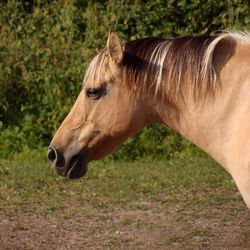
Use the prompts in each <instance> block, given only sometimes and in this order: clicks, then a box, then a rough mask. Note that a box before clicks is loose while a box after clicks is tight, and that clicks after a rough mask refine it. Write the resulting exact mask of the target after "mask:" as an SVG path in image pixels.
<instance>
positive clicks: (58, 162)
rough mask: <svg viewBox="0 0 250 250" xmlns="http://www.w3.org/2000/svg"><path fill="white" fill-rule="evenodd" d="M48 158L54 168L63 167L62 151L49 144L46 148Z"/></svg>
mask: <svg viewBox="0 0 250 250" xmlns="http://www.w3.org/2000/svg"><path fill="white" fill-rule="evenodd" d="M48 159H49V161H50V162H51V164H52V165H53V167H55V168H64V167H65V158H64V155H63V153H62V152H61V151H60V150H57V149H56V148H54V147H52V146H49V149H48Z"/></svg>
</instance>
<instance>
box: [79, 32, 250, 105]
mask: <svg viewBox="0 0 250 250" xmlns="http://www.w3.org/2000/svg"><path fill="white" fill-rule="evenodd" d="M225 39H226V40H228V41H230V42H231V43H232V44H234V46H235V44H236V43H237V42H239V41H248V42H250V36H249V35H248V34H247V33H232V32H231V33H221V34H219V35H215V36H210V35H202V36H185V37H180V38H159V37H147V38H142V39H137V40H134V41H128V42H125V43H124V56H123V60H122V62H121V66H122V68H123V81H124V83H125V84H126V86H128V87H129V89H131V90H136V91H137V92H139V93H140V91H141V90H149V89H154V93H155V96H156V95H157V94H158V93H159V90H160V89H162V90H163V91H162V92H161V93H163V92H164V95H166V96H167V97H168V99H169V100H170V101H171V100H174V99H176V98H177V97H178V96H179V95H180V96H182V95H183V89H188V91H192V93H193V95H194V97H197V96H201V95H208V94H214V93H215V90H216V88H217V87H218V86H219V84H218V82H219V81H220V79H219V72H218V69H217V68H216V67H215V65H214V63H213V55H214V51H215V49H216V47H217V46H218V44H219V43H220V42H221V41H222V40H225ZM106 58H108V52H107V48H105V49H103V50H102V51H101V52H100V53H99V54H98V55H97V56H96V57H95V58H94V59H93V61H92V62H91V64H90V66H89V68H88V69H87V71H86V75H85V78H84V82H85V81H86V80H87V79H88V78H90V77H91V78H93V80H95V81H98V82H100V81H102V79H104V78H105V76H107V75H108V74H107V71H104V69H103V66H104V65H106V63H107V60H106ZM103 77H104V78H103ZM109 77H110V76H109ZM94 78H95V79H94ZM184 86H186V87H184ZM171 102H172V101H171Z"/></svg>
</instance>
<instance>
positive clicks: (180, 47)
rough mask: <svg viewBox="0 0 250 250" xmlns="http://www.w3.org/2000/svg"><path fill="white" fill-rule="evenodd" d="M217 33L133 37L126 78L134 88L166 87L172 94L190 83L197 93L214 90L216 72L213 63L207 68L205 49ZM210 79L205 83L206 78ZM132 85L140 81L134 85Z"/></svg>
mask: <svg viewBox="0 0 250 250" xmlns="http://www.w3.org/2000/svg"><path fill="white" fill-rule="evenodd" d="M215 38H216V37H212V36H208V35H204V36H198V37H191V36H186V37H181V38H174V39H168V38H157V37H149V38H143V39H138V40H135V41H129V42H126V43H125V46H124V50H125V51H124V58H123V66H124V74H125V75H124V79H125V80H126V83H127V84H128V85H130V87H131V88H137V89H138V88H140V85H143V86H144V88H146V89H148V88H154V89H155V91H156V92H157V91H158V90H159V89H165V90H166V91H167V94H168V96H172V97H175V96H176V94H177V93H181V94H182V92H181V90H182V86H183V84H186V83H187V82H189V83H190V88H192V91H193V92H194V95H196V94H198V93H200V91H202V90H206V91H208V92H213V91H214V87H215V80H216V72H215V70H214V68H213V66H212V65H210V67H209V68H208V69H206V70H208V72H203V71H204V69H203V66H204V59H205V52H206V50H207V48H208V46H209V45H210V44H211V43H212V42H213V40H214V39H215ZM204 81H206V83H204V84H202V85H201V83H202V82H204ZM132 85H136V86H135V87H133V86H132Z"/></svg>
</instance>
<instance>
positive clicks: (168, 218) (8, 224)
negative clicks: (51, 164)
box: [0, 201, 250, 250]
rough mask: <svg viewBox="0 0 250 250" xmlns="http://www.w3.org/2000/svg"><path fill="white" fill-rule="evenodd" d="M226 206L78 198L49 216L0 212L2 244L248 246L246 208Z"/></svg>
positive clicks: (249, 228) (248, 213) (31, 246)
mask: <svg viewBox="0 0 250 250" xmlns="http://www.w3.org/2000/svg"><path fill="white" fill-rule="evenodd" d="M0 211H1V210H0ZM230 211H231V210H230V208H227V207H223V206H220V207H215V208H213V209H211V208H209V209H207V211H202V212H197V213H195V214H194V213H193V212H190V211H178V210H177V209H176V207H165V208H162V204H161V203H158V202H144V201H140V202H134V203H129V204H126V205H121V204H111V205H109V206H108V208H93V206H90V205H89V204H88V203H83V202H81V201H79V202H76V203H75V204H65V206H64V208H62V209H59V210H56V211H54V212H53V213H52V214H50V215H47V216H41V215H39V214H38V213H37V212H34V213H32V212H27V213H24V212H23V211H16V213H15V214H14V215H11V216H6V214H4V213H2V212H0V249H4V250H5V249H217V250H219V249H235V250H236V249H250V222H249V218H250V211H249V210H248V209H247V208H246V209H245V210H242V211H240V212H237V213H235V216H234V219H233V220H232V219H227V213H229V212H230ZM246 218H248V219H246Z"/></svg>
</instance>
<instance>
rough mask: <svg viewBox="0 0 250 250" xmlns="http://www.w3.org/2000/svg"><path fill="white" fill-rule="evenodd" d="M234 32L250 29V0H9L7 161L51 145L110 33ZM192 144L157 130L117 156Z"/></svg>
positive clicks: (4, 23) (0, 34)
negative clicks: (249, 1) (27, 150)
mask: <svg viewBox="0 0 250 250" xmlns="http://www.w3.org/2000/svg"><path fill="white" fill-rule="evenodd" d="M204 6H206V8H204ZM233 28H237V29H239V28H240V29H250V18H249V6H248V4H247V2H246V1H243V0H235V1H229V0H227V1H217V0H210V1H204V0H197V1H187V0H180V1H173V0H170V1H165V0H164V1H163V0H148V1H142V0H141V1H140V0H135V1H134V0H133V1H132V0H120V1H117V0H109V1H89V0H73V1H69V0H68V1H67V0H53V1H48V0H47V1H40V0H32V1H28V0H17V1H7V0H6V1H1V3H0V84H1V88H0V140H1V147H0V156H2V157H3V156H4V157H6V156H8V155H11V154H9V153H8V152H11V151H13V152H15V151H22V150H23V148H24V147H32V148H33V147H36V146H37V145H42V146H44V145H48V143H49V141H50V139H51V138H52V135H53V133H54V132H55V131H56V129H57V128H58V126H59V124H60V123H61V121H62V120H63V118H64V117H65V116H66V114H67V113H68V112H69V110H70V108H71V106H72V105H73V103H74V101H75V99H76V97H77V95H78V93H79V91H80V88H81V83H82V79H83V77H84V72H85V69H86V67H87V65H88V64H89V62H90V61H91V59H92V58H93V56H94V55H96V54H97V53H98V51H99V50H100V49H101V48H103V47H104V46H105V44H106V39H107V34H108V30H109V29H114V30H116V31H117V32H118V33H119V35H120V36H121V37H122V39H125V40H130V39H136V38H139V37H144V36H180V35H187V34H189V35H190V34H205V33H211V32H212V31H214V30H223V29H233ZM190 147H191V148H192V147H193V146H190V144H189V143H187V142H186V141H184V140H183V139H182V138H181V137H180V136H178V135H176V133H174V132H172V131H171V130H169V129H167V128H163V126H159V125H152V126H149V127H148V128H146V129H145V130H143V131H142V132H140V133H138V134H137V135H135V136H134V137H133V138H130V139H129V140H128V141H127V142H126V143H125V144H124V145H123V146H122V147H121V148H120V149H119V150H118V151H117V152H116V153H115V154H114V155H113V156H112V157H114V158H117V159H121V158H138V157H142V156H143V155H148V154H151V155H154V156H155V157H159V156H162V155H165V156H166V157H172V156H173V155H175V154H176V152H182V151H183V150H186V149H187V148H190Z"/></svg>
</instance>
